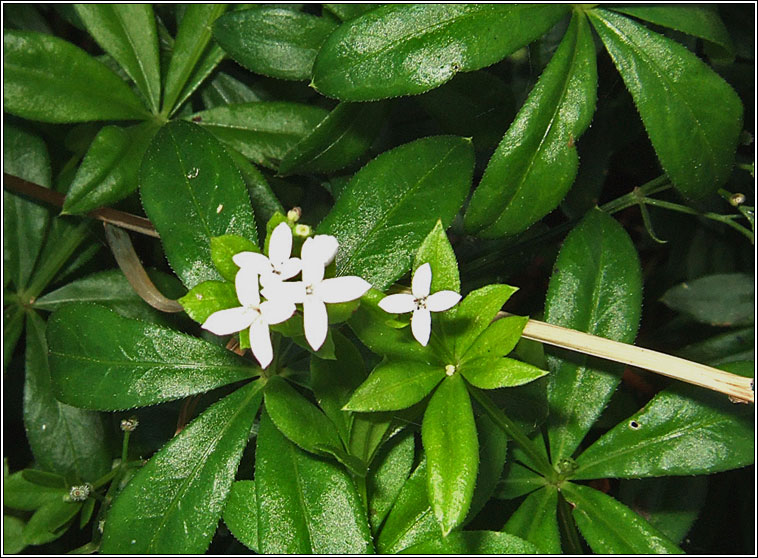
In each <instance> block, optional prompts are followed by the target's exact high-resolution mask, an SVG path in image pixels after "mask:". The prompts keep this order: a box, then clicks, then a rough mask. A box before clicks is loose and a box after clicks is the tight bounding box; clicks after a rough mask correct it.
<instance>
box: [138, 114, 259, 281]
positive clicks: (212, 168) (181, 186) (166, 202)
mask: <svg viewBox="0 0 758 558" xmlns="http://www.w3.org/2000/svg"><path fill="white" fill-rule="evenodd" d="M140 193H141V195H142V205H143V206H144V208H145V212H146V213H147V216H148V218H149V219H150V221H152V223H153V225H155V228H156V229H157V230H158V233H159V234H160V235H161V241H162V242H163V249H164V250H165V252H166V258H167V259H168V261H169V263H170V264H171V267H172V268H173V269H174V272H176V274H177V275H178V276H179V278H180V279H181V280H182V282H183V283H184V284H185V285H186V286H187V287H188V288H192V287H194V286H195V285H197V284H198V283H201V282H202V281H205V280H208V279H218V278H219V275H218V273H217V272H216V269H215V268H214V267H213V263H212V261H211V253H210V239H211V238H212V237H214V236H221V235H224V234H236V235H239V236H243V237H246V238H249V239H251V240H253V239H257V234H258V233H257V231H256V229H255V217H254V215H253V211H252V209H251V208H250V198H249V197H248V195H247V190H246V188H245V185H244V183H243V182H242V179H241V177H240V174H239V172H238V171H237V169H236V168H235V167H234V164H233V163H232V161H231V160H230V159H229V156H228V155H227V154H226V152H225V151H224V148H223V147H222V146H221V144H219V143H218V141H216V140H215V139H214V138H213V136H211V135H210V134H208V133H207V132H205V131H204V130H202V129H201V128H200V127H199V126H195V125H194V124H190V123H188V122H181V121H177V122H171V123H169V124H167V125H165V126H164V127H163V128H161V130H160V131H159V132H158V133H157V134H156V135H155V137H154V138H153V141H152V143H151V144H150V147H149V148H148V150H147V153H146V154H145V158H144V159H143V162H142V170H141V173H140Z"/></svg>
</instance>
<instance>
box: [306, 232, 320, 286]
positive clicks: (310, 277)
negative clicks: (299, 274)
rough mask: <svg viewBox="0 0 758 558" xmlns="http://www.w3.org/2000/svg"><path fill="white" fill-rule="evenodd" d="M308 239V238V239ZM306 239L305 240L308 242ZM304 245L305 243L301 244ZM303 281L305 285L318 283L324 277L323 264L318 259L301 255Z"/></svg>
mask: <svg viewBox="0 0 758 558" xmlns="http://www.w3.org/2000/svg"><path fill="white" fill-rule="evenodd" d="M308 240H310V238H309V239H308ZM308 240H306V242H308ZM303 247H305V245H303ZM302 261H303V283H305V284H306V285H318V284H319V283H320V282H321V280H322V279H323V278H324V264H323V262H321V261H320V260H318V259H306V258H305V257H303V260H302Z"/></svg>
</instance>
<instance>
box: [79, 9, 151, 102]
mask: <svg viewBox="0 0 758 558" xmlns="http://www.w3.org/2000/svg"><path fill="white" fill-rule="evenodd" d="M74 8H75V9H76V13H77V15H78V16H79V17H80V18H81V20H82V22H83V23H84V25H85V26H86V28H87V31H88V32H89V34H90V35H92V37H93V38H94V39H95V40H96V41H97V43H98V44H99V45H100V46H101V47H102V48H103V50H104V51H105V52H107V53H108V54H110V55H111V56H112V57H113V58H114V59H115V60H116V62H118V63H119V64H120V65H121V67H122V68H123V69H124V71H125V72H126V73H127V74H128V75H129V77H130V78H132V80H134V83H135V84H136V85H137V88H138V89H139V90H140V92H142V94H143V95H144V96H145V98H146V99H147V101H148V102H147V105H148V106H149V107H150V109H151V110H152V111H153V113H154V114H157V113H158V110H159V108H160V98H161V75H160V65H159V60H158V33H157V31H156V27H155V15H154V14H153V8H152V6H151V5H149V4H77V5H75V6H74Z"/></svg>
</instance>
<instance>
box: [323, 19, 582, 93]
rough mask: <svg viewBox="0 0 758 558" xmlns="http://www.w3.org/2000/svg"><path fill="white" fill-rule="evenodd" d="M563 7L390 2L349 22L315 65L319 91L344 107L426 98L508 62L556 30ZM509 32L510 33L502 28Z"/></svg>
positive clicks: (333, 36)
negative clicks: (461, 76)
mask: <svg viewBox="0 0 758 558" xmlns="http://www.w3.org/2000/svg"><path fill="white" fill-rule="evenodd" d="M566 9H567V8H566V7H564V6H559V5H521V6H516V5H513V6H511V5H498V4H391V5H386V6H382V7H379V8H377V9H375V10H371V11H370V12H367V13H366V14H364V15H362V16H361V17H358V18H356V19H353V20H351V21H349V22H347V23H343V24H342V25H341V26H340V27H339V28H337V30H336V31H335V32H334V33H332V34H331V35H330V36H329V38H328V39H327V40H326V41H325V42H324V44H323V46H322V47H321V50H320V51H319V53H318V56H317V57H316V62H315V63H314V65H313V86H314V87H315V88H316V89H317V90H318V91H319V92H321V93H323V94H324V95H327V96H329V97H336V98H338V99H340V100H343V101H373V100H377V99H385V98H388V97H397V96H400V95H413V94H416V93H423V92H424V91H428V90H430V89H433V88H435V87H437V86H439V85H442V84H443V83H445V82H446V81H448V80H449V79H451V78H452V77H453V76H454V75H455V74H457V73H458V72H468V71H471V70H478V69H480V68H484V67H485V66H489V65H491V64H494V63H495V62H497V61H499V60H501V59H503V58H505V57H506V56H507V55H509V54H510V53H512V52H514V51H515V50H517V49H518V48H520V47H522V46H525V45H527V44H529V43H530V42H532V41H533V40H534V39H536V38H537V37H539V36H540V35H542V34H543V33H544V32H545V31H547V30H548V29H550V27H552V25H553V24H554V23H555V22H556V21H558V20H559V19H560V18H561V16H563V14H564V13H566ZM504 29H507V32H504V31H503V30H504Z"/></svg>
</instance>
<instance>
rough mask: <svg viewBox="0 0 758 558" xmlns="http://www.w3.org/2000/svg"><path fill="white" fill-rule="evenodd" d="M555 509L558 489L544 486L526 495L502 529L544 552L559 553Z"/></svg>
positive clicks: (559, 545)
mask: <svg viewBox="0 0 758 558" xmlns="http://www.w3.org/2000/svg"><path fill="white" fill-rule="evenodd" d="M557 510H558V491H557V490H556V489H555V487H553V486H546V487H545V488H543V489H542V490H538V491H536V492H532V493H531V494H530V495H529V496H527V497H526V500H524V501H523V502H522V503H521V505H520V506H519V507H518V509H517V510H516V511H515V512H513V515H511V517H510V519H508V521H507V523H506V524H505V527H503V531H505V532H507V533H511V534H513V535H518V536H519V537H522V538H524V539H525V540H527V541H529V542H531V543H532V544H534V546H536V547H537V548H539V549H540V551H542V552H544V553H546V554H560V553H561V538H560V533H559V532H558V516H557Z"/></svg>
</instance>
